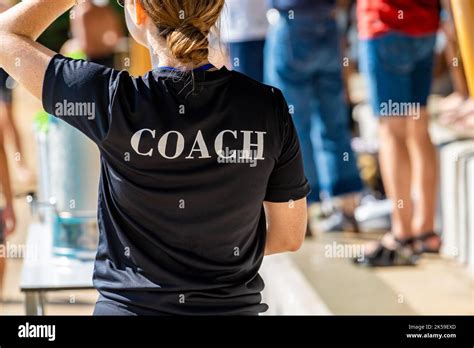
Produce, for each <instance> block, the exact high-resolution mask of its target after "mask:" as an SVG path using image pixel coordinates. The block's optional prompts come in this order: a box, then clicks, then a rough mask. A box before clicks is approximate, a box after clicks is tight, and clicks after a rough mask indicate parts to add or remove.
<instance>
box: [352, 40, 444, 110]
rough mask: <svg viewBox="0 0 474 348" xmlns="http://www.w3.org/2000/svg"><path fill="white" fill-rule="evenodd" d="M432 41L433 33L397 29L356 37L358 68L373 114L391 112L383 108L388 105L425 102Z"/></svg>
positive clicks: (428, 86) (430, 75) (431, 71)
mask: <svg viewBox="0 0 474 348" xmlns="http://www.w3.org/2000/svg"><path fill="white" fill-rule="evenodd" d="M435 42H436V34H430V35H425V36H409V35H406V34H403V33H399V32H390V33H387V34H384V35H382V36H380V37H376V38H373V39H368V40H361V41H360V45H359V61H360V69H361V71H362V72H363V73H364V74H365V75H366V78H367V82H368V88H369V93H370V103H371V106H372V109H373V112H374V114H375V115H378V116H384V115H388V116H390V115H393V113H392V114H390V112H387V110H390V106H397V105H398V106H399V105H402V104H406V103H410V104H413V105H417V106H419V107H423V106H426V103H427V100H428V96H429V94H430V89H431V81H432V76H433V61H434V47H435ZM387 105H388V106H389V108H388V109H387ZM400 109H401V110H402V108H400ZM395 115H398V114H397V113H395ZM400 116H406V115H403V114H400Z"/></svg>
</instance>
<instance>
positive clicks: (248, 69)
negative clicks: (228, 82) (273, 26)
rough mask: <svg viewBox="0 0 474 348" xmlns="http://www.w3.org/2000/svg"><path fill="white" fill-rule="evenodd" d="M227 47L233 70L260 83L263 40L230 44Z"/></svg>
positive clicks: (261, 79) (261, 78)
mask: <svg viewBox="0 0 474 348" xmlns="http://www.w3.org/2000/svg"><path fill="white" fill-rule="evenodd" d="M228 46H229V55H230V60H231V64H232V67H233V69H234V70H236V71H238V72H241V73H242V74H245V75H247V76H249V77H251V78H253V79H254V80H257V81H259V82H262V81H263V49H264V46H265V40H256V41H243V42H231V43H229V44H228Z"/></svg>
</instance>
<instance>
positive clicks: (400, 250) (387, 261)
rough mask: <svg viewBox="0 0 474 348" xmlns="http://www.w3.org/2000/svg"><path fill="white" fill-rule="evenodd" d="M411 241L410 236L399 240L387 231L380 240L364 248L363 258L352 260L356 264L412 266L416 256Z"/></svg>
mask: <svg viewBox="0 0 474 348" xmlns="http://www.w3.org/2000/svg"><path fill="white" fill-rule="evenodd" d="M412 243H413V239H412V238H407V239H404V240H400V239H396V238H394V237H393V235H392V234H391V233H387V234H385V236H384V237H383V238H382V240H381V241H380V242H378V243H374V244H371V245H369V246H368V247H367V248H366V249H365V252H364V256H363V258H358V259H354V260H353V261H354V263H355V264H357V265H362V266H368V267H392V266H413V265H415V264H416V261H417V259H418V256H417V254H415V252H414V251H413V247H412Z"/></svg>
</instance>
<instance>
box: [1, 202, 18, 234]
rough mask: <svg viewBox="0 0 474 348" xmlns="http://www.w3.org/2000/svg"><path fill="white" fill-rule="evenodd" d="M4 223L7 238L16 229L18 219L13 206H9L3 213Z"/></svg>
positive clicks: (2, 219)
mask: <svg viewBox="0 0 474 348" xmlns="http://www.w3.org/2000/svg"><path fill="white" fill-rule="evenodd" d="M0 220H1V222H2V223H3V225H4V226H3V227H4V229H5V237H8V236H10V235H11V234H12V233H13V231H14V230H15V227H16V218H15V212H14V211H13V207H12V206H11V205H7V206H6V207H5V209H4V210H3V213H2V218H1V219H0Z"/></svg>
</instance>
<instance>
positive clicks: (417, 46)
mask: <svg viewBox="0 0 474 348" xmlns="http://www.w3.org/2000/svg"><path fill="white" fill-rule="evenodd" d="M357 6H358V8H357V16H358V27H359V36H360V39H361V40H360V65H361V70H362V71H363V72H364V73H365V75H366V77H367V81H368V86H369V90H370V102H371V106H372V109H373V112H374V114H375V115H378V116H380V119H379V120H380V125H379V132H380V136H379V138H380V152H379V157H380V165H381V171H382V177H383V182H384V186H385V190H386V193H387V196H388V198H390V199H391V201H392V203H393V213H392V231H391V233H389V234H387V235H386V236H385V237H384V238H383V239H382V241H381V242H380V243H379V244H377V245H374V246H373V247H372V248H369V250H368V252H367V254H366V257H365V258H364V259H363V260H362V261H361V262H360V263H362V264H364V265H369V266H397V265H411V264H413V263H414V261H415V259H416V257H415V255H414V253H415V252H421V251H437V250H439V247H440V243H441V241H440V238H439V237H438V236H437V235H436V234H435V233H434V221H435V209H436V187H437V177H438V165H437V159H436V151H435V148H434V146H433V144H432V142H431V139H430V135H429V133H428V124H429V115H428V113H427V111H426V104H427V98H428V95H429V92H430V87H431V81H432V74H433V55H434V46H435V41H436V33H437V30H438V25H439V12H440V8H439V2H438V0H422V1H411V0H404V1H400V0H398V1H394V0H359V1H358V3H357ZM402 103H409V105H413V106H414V108H413V109H412V112H411V113H409V114H400V113H399V112H396V111H393V110H392V108H391V107H388V106H389V105H392V106H394V105H396V106H401V105H402ZM384 106H385V109H384ZM418 107H419V112H418ZM384 110H385V111H384ZM415 110H416V111H415ZM412 198H413V199H412ZM415 241H416V245H417V247H416V250H414V249H415V247H414V242H415Z"/></svg>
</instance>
